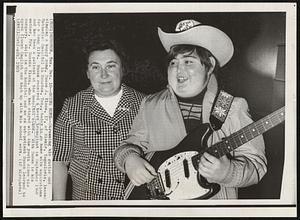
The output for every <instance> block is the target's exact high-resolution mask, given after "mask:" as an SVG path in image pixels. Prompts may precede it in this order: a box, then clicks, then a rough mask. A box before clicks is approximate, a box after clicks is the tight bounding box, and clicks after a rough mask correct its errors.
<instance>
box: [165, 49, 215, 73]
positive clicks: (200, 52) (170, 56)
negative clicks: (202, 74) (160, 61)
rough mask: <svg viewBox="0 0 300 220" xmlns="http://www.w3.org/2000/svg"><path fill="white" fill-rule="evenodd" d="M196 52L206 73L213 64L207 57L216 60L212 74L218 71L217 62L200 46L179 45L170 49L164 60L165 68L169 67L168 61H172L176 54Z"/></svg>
mask: <svg viewBox="0 0 300 220" xmlns="http://www.w3.org/2000/svg"><path fill="white" fill-rule="evenodd" d="M194 51H195V52H196V53H197V55H198V56H199V58H200V61H201V63H202V65H204V66H205V69H206V71H208V70H209V69H210V68H211V67H212V66H213V64H212V63H211V60H210V58H209V57H213V58H214V59H215V60H216V65H215V68H214V72H216V71H217V70H218V69H219V62H218V60H217V59H216V58H215V57H214V56H213V55H212V53H211V52H210V51H208V50H207V49H205V48H203V47H200V46H195V45H189V44H179V45H174V46H172V47H171V49H170V51H169V53H168V55H167V59H166V64H167V66H168V65H169V63H170V61H171V60H172V59H174V58H175V57H176V56H177V55H178V54H184V53H190V54H191V53H193V52H194Z"/></svg>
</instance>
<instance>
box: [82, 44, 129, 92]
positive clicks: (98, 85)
mask: <svg viewBox="0 0 300 220" xmlns="http://www.w3.org/2000/svg"><path fill="white" fill-rule="evenodd" d="M122 76H123V72H122V64H121V60H120V58H119V56H118V55H117V54H116V53H115V52H114V51H113V50H111V49H107V50H96V51H93V52H92V53H90V56H89V59H88V70H87V77H88V78H89V80H90V82H91V85H92V86H93V88H94V90H95V93H96V95H97V96H99V97H109V96H113V95H116V94H117V93H118V92H119V91H120V89H121V81H122Z"/></svg>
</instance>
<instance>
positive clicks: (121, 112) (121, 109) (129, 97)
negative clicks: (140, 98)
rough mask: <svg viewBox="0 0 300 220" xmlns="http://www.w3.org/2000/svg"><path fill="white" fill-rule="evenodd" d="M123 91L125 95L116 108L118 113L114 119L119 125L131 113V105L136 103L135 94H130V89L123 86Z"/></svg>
mask: <svg viewBox="0 0 300 220" xmlns="http://www.w3.org/2000/svg"><path fill="white" fill-rule="evenodd" d="M122 89H123V94H122V97H121V99H120V101H119V103H118V106H117V108H116V111H115V113H114V117H113V121H114V123H117V122H118V121H120V120H121V119H122V118H124V116H125V115H127V114H129V112H130V110H131V105H132V104H133V102H134V97H133V94H132V93H130V91H129V88H128V87H127V86H126V85H124V84H123V85H122Z"/></svg>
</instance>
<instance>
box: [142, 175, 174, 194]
mask: <svg viewBox="0 0 300 220" xmlns="http://www.w3.org/2000/svg"><path fill="white" fill-rule="evenodd" d="M147 189H148V191H149V195H148V197H149V198H148V199H169V198H168V197H167V196H166V195H165V189H164V185H163V184H162V182H161V176H160V174H158V176H157V177H155V178H154V179H153V180H152V181H151V182H150V183H147Z"/></svg>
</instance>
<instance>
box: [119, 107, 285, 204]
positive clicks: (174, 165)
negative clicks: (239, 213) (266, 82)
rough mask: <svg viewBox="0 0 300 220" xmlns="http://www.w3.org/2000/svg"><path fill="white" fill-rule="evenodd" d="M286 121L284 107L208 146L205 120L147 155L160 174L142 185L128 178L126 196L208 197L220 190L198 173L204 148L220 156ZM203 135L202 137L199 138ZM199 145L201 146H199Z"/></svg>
mask: <svg viewBox="0 0 300 220" xmlns="http://www.w3.org/2000/svg"><path fill="white" fill-rule="evenodd" d="M283 121H284V107H282V108H280V109H278V110H276V111H275V112H273V113H271V114H269V115H267V116H266V117H264V118H262V119H260V120H258V121H257V122H253V123H251V124H249V125H247V126H246V127H244V128H242V129H241V130H239V131H237V132H235V133H233V134H231V135H230V136H228V137H226V138H224V139H222V141H220V142H218V143H216V144H214V145H212V146H210V147H207V140H208V138H209V136H210V135H211V134H212V129H211V128H210V126H209V124H203V125H201V126H199V127H198V128H196V129H195V130H193V131H192V132H191V133H190V134H189V135H187V136H186V137H185V138H184V139H183V140H182V141H181V142H180V143H179V144H178V145H177V146H176V147H174V148H172V149H170V150H166V151H158V152H154V153H152V154H151V155H150V154H149V155H146V158H145V159H147V160H148V161H149V162H150V164H151V165H152V166H153V167H154V168H155V170H156V171H157V176H156V177H155V178H154V179H153V180H152V181H151V182H150V183H146V184H143V185H141V186H134V185H133V183H132V182H129V183H128V185H127V187H126V189H125V199H135V200H137V199H171V200H185V199H208V198H211V197H212V196H214V195H215V194H216V193H218V191H219V190H220V185H219V184H216V183H209V182H207V180H206V179H205V178H204V177H202V176H201V175H199V173H198V171H197V170H198V164H199V161H200V158H201V156H202V154H203V153H204V152H208V153H209V154H211V155H213V156H215V157H217V158H220V157H222V156H224V155H225V154H227V153H229V152H231V151H233V150H234V149H236V148H238V147H240V146H241V145H243V144H245V143H247V142H248V141H250V140H252V139H253V138H255V137H257V136H259V135H261V134H263V133H264V132H266V131H268V130H269V129H271V128H273V127H274V126H276V125H278V124H280V123H281V122H283ZM199 137H200V138H199ZM199 149H200V150H199Z"/></svg>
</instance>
